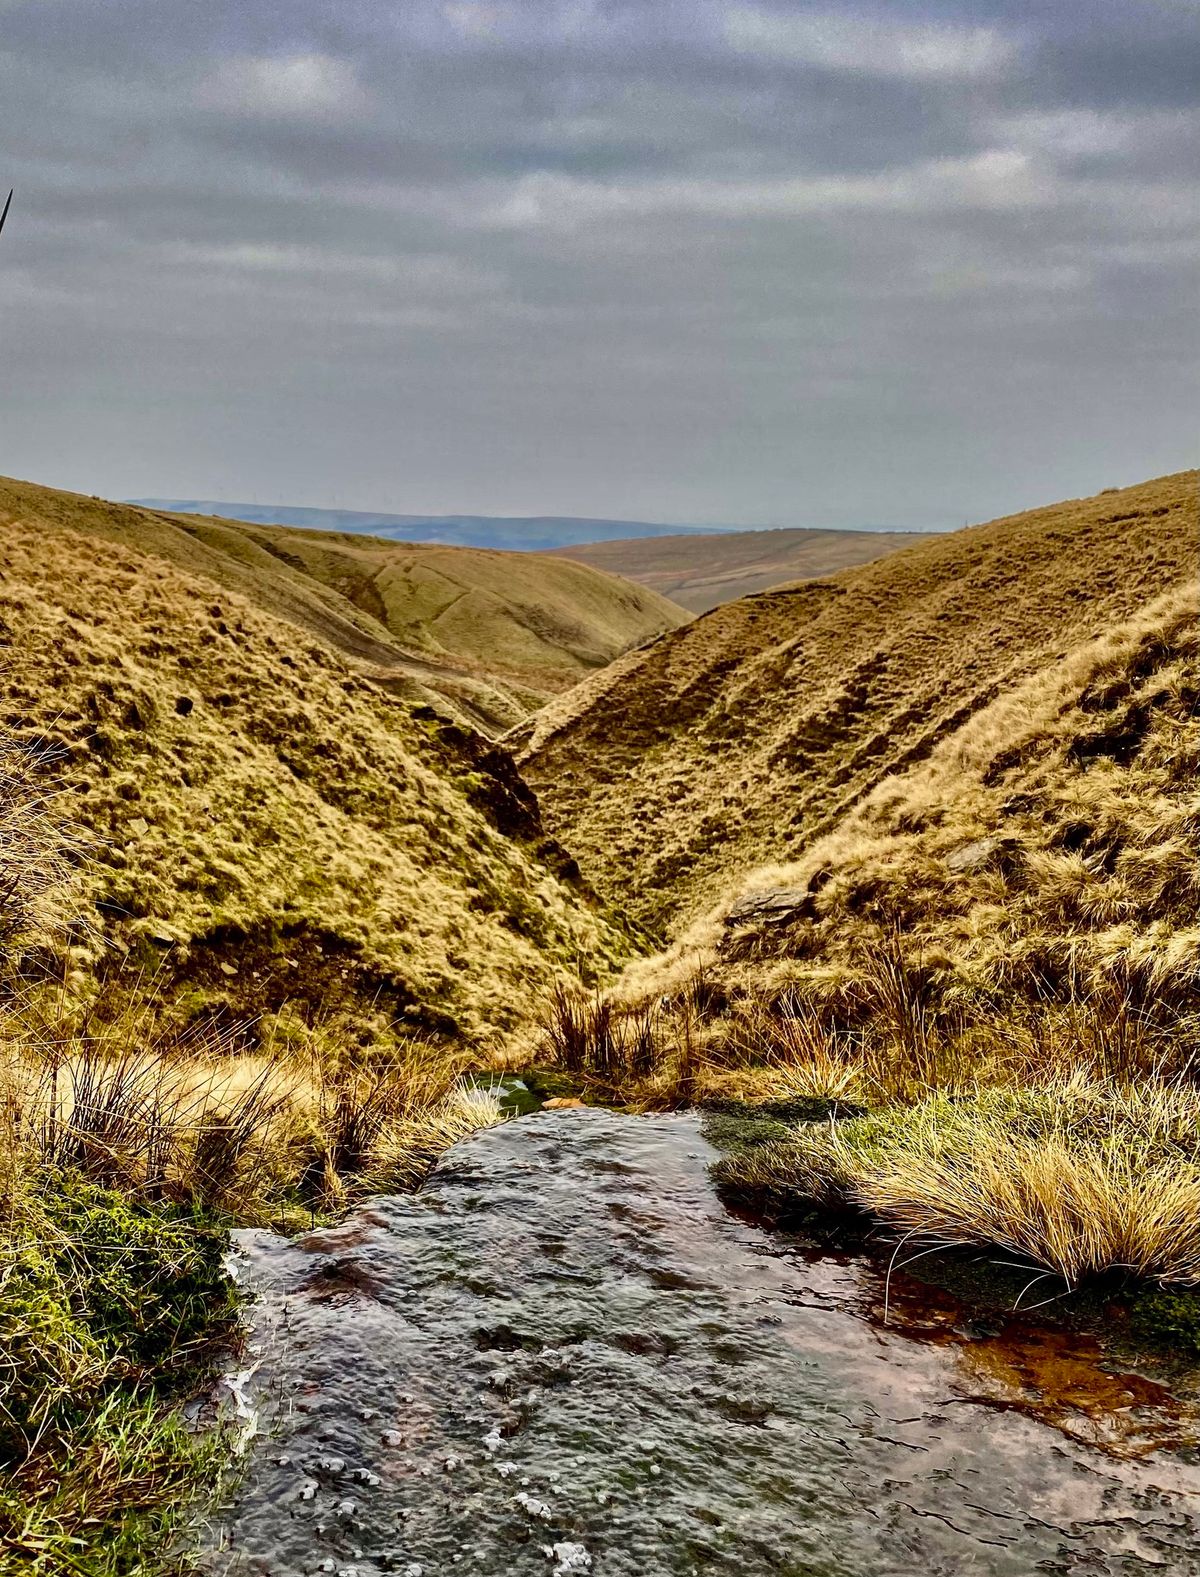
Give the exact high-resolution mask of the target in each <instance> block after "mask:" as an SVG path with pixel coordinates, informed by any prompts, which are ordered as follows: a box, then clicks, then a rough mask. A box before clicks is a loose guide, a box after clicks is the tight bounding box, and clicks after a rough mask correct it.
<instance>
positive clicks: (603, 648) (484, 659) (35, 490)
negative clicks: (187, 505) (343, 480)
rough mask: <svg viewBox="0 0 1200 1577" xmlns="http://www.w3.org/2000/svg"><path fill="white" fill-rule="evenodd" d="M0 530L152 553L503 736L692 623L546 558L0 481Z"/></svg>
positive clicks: (664, 604)
mask: <svg viewBox="0 0 1200 1577" xmlns="http://www.w3.org/2000/svg"><path fill="white" fill-rule="evenodd" d="M0 521H3V522H5V523H6V524H17V525H21V526H24V527H26V528H33V529H35V530H38V531H41V532H50V533H56V532H59V531H61V530H63V529H64V528H65V529H69V530H71V531H77V532H81V533H83V534H85V535H88V536H91V537H93V538H96V539H98V540H101V541H105V542H110V543H114V544H117V545H119V546H121V547H124V548H128V549H133V550H134V551H135V552H138V553H142V554H152V555H154V557H156V558H157V559H160V560H163V561H165V562H166V563H169V564H171V565H173V566H174V567H175V568H176V569H178V570H181V571H183V572H184V573H186V574H188V575H192V576H197V577H202V578H203V579H204V580H205V581H207V582H208V596H209V599H210V600H211V599H212V598H213V597H219V596H220V595H221V593H232V594H234V595H235V596H238V597H244V598H245V599H246V600H247V601H248V602H249V603H250V604H252V605H253V606H254V607H256V608H258V609H259V610H260V611H262V612H265V613H267V614H270V615H273V616H276V617H279V618H282V619H284V620H287V621H288V622H289V623H291V624H292V625H293V626H295V627H296V628H297V630H298V631H299V632H300V633H299V634H298V636H297V644H298V645H301V646H302V645H303V644H304V641H305V638H306V637H307V638H315V639H316V640H317V641H318V642H319V643H320V644H321V645H323V646H324V647H326V648H327V649H330V650H332V651H335V652H337V653H338V654H339V655H340V656H342V657H343V658H344V659H347V660H348V661H349V662H350V663H351V664H353V665H355V666H356V667H358V668H359V669H360V671H365V672H369V673H372V674H374V675H376V676H378V677H380V678H382V679H383V680H384V681H385V682H386V683H387V684H388V685H389V686H391V687H392V688H394V689H396V690H397V691H398V692H399V693H402V694H404V695H405V696H407V697H408V698H409V699H410V700H415V701H417V702H423V703H432V704H434V705H436V706H437V707H438V708H439V710H440V711H442V712H443V713H445V714H447V715H451V716H453V717H456V718H458V719H460V720H462V721H464V722H466V723H467V724H469V725H470V726H472V727H475V728H480V729H482V730H483V731H484V732H485V733H488V734H490V735H495V734H497V733H499V732H501V731H502V730H503V729H505V728H508V727H511V726H512V725H513V724H515V723H517V722H519V721H520V720H521V719H522V718H524V717H526V716H528V714H529V713H530V712H531V711H533V710H534V709H536V708H537V707H538V706H540V705H542V704H543V703H544V702H545V701H546V700H547V699H548V698H549V697H550V696H551V695H554V694H556V693H557V692H558V691H559V690H561V689H563V688H564V687H565V686H567V685H570V684H573V683H575V682H576V681H577V680H578V679H579V678H581V677H582V676H583V675H584V674H586V673H587V672H588V671H589V670H590V669H593V668H597V667H600V666H602V665H603V664H604V663H606V662H608V661H609V660H611V659H612V658H613V657H616V656H617V655H618V654H619V653H621V652H623V651H627V650H628V649H629V648H631V647H633V646H637V645H638V644H640V643H641V642H643V641H646V640H649V639H650V638H651V637H653V636H655V635H657V634H659V632H660V631H662V630H668V629H673V628H674V627H675V626H676V625H678V624H680V623H682V622H683V621H684V620H685V619H686V617H687V615H686V614H685V613H684V612H683V610H682V609H680V608H678V607H676V606H675V605H674V604H673V603H670V602H668V601H666V600H665V599H664V598H662V597H660V596H659V595H658V594H657V593H655V592H653V591H649V590H646V589H645V588H643V587H641V586H636V585H634V584H632V583H631V582H628V581H621V580H617V579H614V577H613V576H611V575H609V574H605V573H603V572H601V571H599V570H592V569H588V568H586V567H585V566H583V565H579V564H569V563H565V562H562V561H560V560H556V559H551V558H546V557H543V556H542V555H541V554H534V553H495V552H488V551H485V550H482V549H474V548H453V547H439V546H434V545H429V546H423V547H422V546H417V547H414V546H411V545H409V544H405V543H395V542H386V541H380V540H375V539H372V538H370V537H362V536H356V535H355V536H341V535H335V534H330V533H328V532H313V531H304V530H290V529H288V528H286V527H280V526H251V525H246V524H244V523H242V522H240V521H233V520H220V519H214V518H211V517H203V516H196V515H176V514H169V513H165V512H163V511H161V510H157V509H142V508H138V507H136V506H133V505H129V504H114V503H109V502H107V501H106V500H103V499H94V498H85V497H82V496H80V495H79V494H75V493H64V492H60V491H58V490H56V489H53V488H44V487H36V486H34V485H32V484H30V483H27V482H17V481H12V480H8V479H0Z"/></svg>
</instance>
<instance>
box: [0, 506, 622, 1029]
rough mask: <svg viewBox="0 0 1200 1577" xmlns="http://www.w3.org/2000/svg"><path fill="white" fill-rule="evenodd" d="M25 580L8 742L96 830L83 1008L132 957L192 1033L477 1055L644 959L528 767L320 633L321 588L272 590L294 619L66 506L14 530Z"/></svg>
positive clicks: (13, 647)
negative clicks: (558, 829) (320, 1028)
mask: <svg viewBox="0 0 1200 1577" xmlns="http://www.w3.org/2000/svg"><path fill="white" fill-rule="evenodd" d="M77 515H78V511H74V512H73V514H72V517H71V518H76V517H77ZM131 524H132V526H133V527H138V526H140V525H141V521H140V519H137V518H135V519H134V520H133V521H132V523H131V522H130V516H129V513H128V512H120V511H117V512H115V515H114V531H113V533H112V535H113V536H116V535H119V534H120V533H121V532H122V531H125V530H129V529H131ZM161 529H162V531H163V533H164V534H167V533H171V532H173V531H174V530H175V528H174V526H173V523H171V522H169V521H165V522H162V527H161ZM140 540H144V539H140ZM239 540H241V539H239ZM146 545H147V546H149V544H146ZM171 546H172V548H175V547H177V546H178V541H177V540H173V541H172V543H171ZM210 551H212V549H211V545H210V543H208V542H207V541H205V540H204V539H199V540H198V541H197V542H196V553H197V555H202V554H205V553H208V552H210ZM248 551H250V553H251V554H253V553H265V550H264V549H262V548H259V547H257V546H256V545H254V544H249V549H248ZM172 556H174V554H173V555H172ZM227 557H228V558H229V561H230V562H231V563H232V562H235V560H234V558H233V555H232V554H229V555H227ZM254 573H255V562H254V559H253V557H252V556H251V558H250V562H249V564H248V565H247V567H246V574H247V576H250V575H253V574H254ZM0 574H2V579H0V620H2V621H3V622H2V624H0V629H2V631H3V639H4V646H5V656H4V683H3V687H2V701H0V728H2V729H3V731H4V732H5V734H6V735H8V736H10V737H11V739H13V740H14V741H15V742H16V743H17V744H18V745H20V746H24V747H26V748H27V749H28V750H31V751H32V752H34V753H35V754H36V755H37V756H38V757H39V758H41V759H43V760H44V761H45V763H46V767H47V771H48V773H49V775H50V777H51V778H52V779H54V780H57V781H59V782H60V783H61V786H62V792H61V794H60V796H59V800H58V806H59V808H60V811H61V813H62V814H64V815H66V816H67V817H68V818H69V819H71V820H72V821H74V822H75V823H78V824H79V825H80V826H82V827H83V828H84V829H86V831H85V841H86V844H87V848H88V855H87V858H86V861H85V864H84V867H83V871H82V879H83V892H82V896H81V898H80V900H79V911H78V914H79V918H78V921H77V923H75V925H74V927H73V930H72V933H71V945H70V948H69V950H68V956H67V957H66V959H65V961H62V962H60V963H59V964H58V965H57V966H56V967H58V968H63V969H65V970H66V972H67V973H66V978H67V981H68V986H69V988H70V989H71V990H72V991H76V992H79V993H82V994H84V995H86V994H87V993H88V992H89V991H91V990H92V989H93V987H94V981H95V978H96V974H97V971H98V970H100V969H102V968H103V967H105V965H106V964H107V966H108V967H109V968H112V967H113V966H114V963H115V962H122V961H123V967H124V968H125V970H126V971H127V972H130V978H131V979H136V978H139V977H145V976H146V975H147V974H156V973H161V975H162V976H163V985H162V992H163V996H164V1002H165V1005H166V1006H167V1007H169V1008H171V1010H172V1011H174V1010H175V1009H178V1012H179V1013H180V1014H181V1015H182V1016H183V1017H184V1018H185V1019H187V1020H188V1021H190V1022H203V1021H229V1020H231V1019H239V1020H246V1019H253V1020H255V1021H257V1024H258V1026H259V1033H265V1030H263V1025H264V1023H265V1022H266V1020H268V1019H270V1018H271V1017H272V1016H273V1015H279V1014H281V1013H299V1014H301V1015H302V1016H307V1017H308V1018H310V1019H311V1018H312V1016H313V1015H325V1016H331V1015H334V1014H337V1013H344V1014H346V1015H348V1016H349V1017H350V1019H351V1020H352V1021H353V1023H354V1026H355V1030H354V1034H355V1037H356V1038H358V1039H362V1038H363V1037H364V1036H365V1037H367V1038H369V1032H370V1027H371V1026H372V1025H375V1026H380V1025H386V1024H387V1023H390V1022H392V1021H395V1020H400V1021H401V1022H402V1023H404V1024H405V1025H407V1026H408V1028H410V1029H413V1030H418V1031H422V1032H424V1033H427V1034H430V1035H434V1036H439V1037H441V1036H444V1037H448V1038H451V1039H457V1040H461V1039H462V1038H464V1037H468V1036H470V1037H486V1036H487V1035H488V1034H489V1033H491V1032H494V1031H496V1030H497V1029H499V1028H501V1027H503V1026H505V1025H508V1024H511V1023H512V1021H513V1020H514V1018H515V1017H516V1016H518V1015H519V1013H520V1012H521V1011H522V1007H523V1005H524V1007H528V1004H529V1002H530V1000H531V995H533V994H536V991H537V989H538V987H539V984H544V983H546V982H548V981H549V980H550V979H552V978H553V976H554V974H555V972H556V970H558V969H559V968H561V967H563V966H565V965H571V966H572V967H573V966H574V965H575V964H576V963H577V962H578V961H581V960H582V961H583V963H584V966H585V967H586V968H587V969H588V970H595V969H600V970H603V969H604V967H605V965H606V962H610V961H611V960H612V959H614V958H615V957H617V956H618V955H619V954H620V953H621V952H622V950H623V944H622V942H621V939H620V937H619V935H618V934H617V932H616V931H615V930H614V929H613V928H612V927H611V926H610V925H609V924H608V922H607V921H606V920H605V919H604V918H603V916H602V915H601V914H600V913H599V911H598V909H597V908H596V906H595V905H594V904H593V903H592V901H591V899H590V897H589V895H588V893H587V892H586V890H585V889H584V888H583V887H582V886H581V885H580V884H579V883H578V882H577V881H575V880H573V877H572V868H571V865H570V863H569V862H568V861H567V859H566V858H565V856H564V855H563V853H562V851H561V850H560V849H558V848H557V847H556V846H555V845H554V844H553V843H551V842H550V841H549V840H547V839H546V837H545V836H544V834H543V832H542V829H541V826H540V824H539V821H538V814H537V807H536V804H535V803H534V802H533V800H532V798H531V796H530V795H529V794H528V792H527V790H526V789H525V788H524V785H523V784H522V783H521V782H520V780H519V779H518V778H517V777H516V775H515V773H514V771H513V770H512V765H511V762H510V760H509V758H508V757H507V756H506V755H505V754H504V753H503V752H501V751H498V750H496V749H495V748H494V747H492V746H491V745H490V744H488V742H487V741H485V740H483V739H482V738H480V736H478V735H474V734H472V733H470V732H469V731H468V730H466V729H465V728H463V727H461V726H459V725H457V724H454V723H447V722H445V721H443V720H441V719H440V718H439V717H438V716H437V715H435V714H434V713H433V712H432V711H431V710H430V709H428V708H420V707H416V708H414V707H413V706H412V705H411V704H409V703H408V702H406V701H404V700H402V699H400V698H398V697H396V696H394V695H393V694H390V693H389V692H388V691H387V690H386V689H385V688H384V687H382V686H381V685H379V684H378V683H376V682H374V681H373V680H372V679H370V678H369V677H367V676H365V675H364V674H363V673H362V672H361V671H360V670H358V669H356V668H355V667H354V666H352V665H351V664H350V662H349V661H348V660H347V659H346V658H344V657H343V656H342V655H341V654H340V653H338V652H337V651H336V650H334V645H335V643H334V642H332V641H328V640H322V639H320V638H319V635H318V634H317V633H316V631H315V630H314V629H313V628H312V627H311V626H310V627H305V626H306V625H307V624H308V620H307V618H304V619H301V618H299V617H298V616H297V615H296V612H295V610H296V607H299V608H300V611H301V613H306V612H307V611H308V609H311V608H315V609H316V610H317V611H318V612H319V611H320V608H321V603H320V601H319V598H318V597H317V595H316V593H310V594H309V595H310V596H311V597H312V601H311V602H310V603H308V604H303V603H302V602H300V601H299V598H300V597H301V595H302V594H303V593H304V591H305V586H306V583H304V582H301V583H300V584H299V586H297V582H296V581H295V580H289V579H287V578H286V577H283V576H281V577H280V578H279V579H278V581H276V582H274V583H273V595H276V596H277V597H278V598H279V600H280V602H281V603H283V602H285V599H286V598H287V597H289V596H292V595H293V593H294V594H295V595H296V597H297V599H298V601H297V603H296V604H293V605H291V606H286V608H285V611H287V612H288V613H290V614H292V617H290V618H289V617H278V616H276V615H275V614H274V613H268V612H265V611H263V608H262V606H261V600H260V605H259V606H255V605H254V604H253V603H252V602H251V601H250V600H249V599H247V598H246V597H244V596H242V595H240V594H238V593H236V592H233V591H230V590H228V589H222V588H221V587H220V586H219V585H216V584H214V579H213V578H212V577H211V576H210V575H208V574H207V573H204V572H202V573H199V574H197V573H191V572H188V571H187V570H185V569H183V568H181V567H178V566H177V565H176V564H174V563H172V562H168V557H167V555H165V554H164V555H158V554H156V553H153V552H148V551H137V550H135V549H134V548H133V547H131V546H128V545H125V544H124V543H122V542H120V541H117V540H111V539H110V538H109V537H107V536H106V535H105V534H103V533H99V532H95V531H87V532H79V531H75V530H72V529H70V528H69V527H68V526H67V525H66V524H64V523H62V522H60V521H59V520H57V519H55V518H53V517H52V516H50V515H48V514H47V513H46V512H43V513H42V514H41V515H40V516H39V517H38V518H36V519H35V520H32V521H30V520H26V519H20V518H13V515H12V514H11V513H10V515H9V519H8V521H7V524H5V526H4V528H3V530H2V531H0ZM347 606H349V605H348V604H347ZM338 617H339V618H342V617H343V616H342V615H340V614H339V615H338ZM342 627H343V628H348V629H353V628H354V626H353V625H352V624H350V623H349V621H348V619H347V620H346V622H345V624H344V625H343V626H342Z"/></svg>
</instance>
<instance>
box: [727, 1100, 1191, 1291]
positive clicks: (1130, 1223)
mask: <svg viewBox="0 0 1200 1577" xmlns="http://www.w3.org/2000/svg"><path fill="white" fill-rule="evenodd" d="M722 1175H723V1179H724V1181H725V1182H726V1184H728V1185H730V1186H733V1187H735V1188H740V1189H748V1190H752V1191H753V1190H757V1189H763V1190H766V1191H767V1192H768V1193H774V1194H776V1195H777V1196H778V1195H780V1194H782V1195H784V1196H786V1195H788V1194H791V1195H794V1196H798V1197H803V1198H808V1199H814V1200H818V1201H820V1202H823V1203H825V1204H833V1205H853V1206H856V1207H858V1208H861V1209H863V1210H866V1211H868V1212H869V1213H870V1214H871V1215H872V1216H874V1217H876V1218H877V1219H879V1220H881V1221H882V1222H884V1223H886V1224H887V1225H888V1226H891V1227H894V1228H895V1229H896V1230H898V1231H900V1232H902V1233H905V1234H907V1235H908V1237H909V1238H911V1239H915V1240H917V1243H916V1247H917V1248H918V1249H919V1248H920V1247H921V1246H931V1245H936V1246H944V1247H952V1246H975V1247H981V1248H991V1249H995V1248H1000V1249H1003V1250H1007V1251H1008V1252H1009V1253H1011V1254H1013V1255H1016V1256H1018V1257H1019V1259H1020V1260H1021V1262H1022V1263H1025V1264H1028V1265H1030V1266H1031V1267H1036V1268H1041V1269H1044V1270H1046V1271H1047V1272H1050V1273H1052V1274H1054V1275H1056V1276H1059V1277H1061V1278H1062V1279H1063V1280H1064V1281H1065V1282H1066V1283H1067V1284H1068V1285H1074V1284H1075V1283H1077V1282H1078V1281H1079V1280H1080V1279H1082V1278H1083V1277H1085V1276H1088V1275H1093V1274H1099V1273H1102V1272H1106V1271H1125V1272H1129V1273H1131V1274H1133V1275H1136V1276H1144V1277H1150V1278H1153V1279H1155V1280H1158V1281H1162V1282H1168V1283H1175V1284H1179V1285H1184V1286H1196V1285H1200V1094H1197V1092H1196V1091H1195V1090H1194V1089H1193V1088H1190V1087H1182V1086H1157V1087H1155V1086H1139V1087H1137V1088H1135V1089H1130V1088H1128V1087H1120V1086H1112V1085H1097V1084H1090V1083H1087V1082H1086V1081H1083V1080H1081V1079H1078V1078H1077V1079H1074V1080H1070V1081H1062V1082H1059V1083H1056V1084H1051V1085H1045V1086H1042V1087H1030V1088H1025V1089H1019V1090H1018V1089H1008V1090H988V1091H978V1092H976V1093H975V1094H974V1095H972V1096H966V1097H961V1098H957V1099H956V1098H952V1097H950V1096H947V1095H944V1094H935V1095H930V1096H928V1097H927V1098H926V1099H925V1100H923V1101H919V1102H917V1103H916V1104H914V1105H911V1106H896V1107H889V1108H886V1109H884V1110H882V1111H877V1112H872V1113H869V1114H867V1115H864V1116H860V1117H853V1118H848V1119H846V1120H845V1121H843V1122H839V1123H833V1124H816V1123H813V1124H807V1125H805V1126H803V1127H801V1128H799V1129H797V1130H795V1131H794V1133H793V1134H792V1135H791V1136H790V1137H789V1138H788V1139H786V1140H785V1141H782V1142H780V1143H777V1144H775V1145H772V1146H770V1147H767V1148H764V1149H762V1150H758V1151H754V1152H751V1153H750V1154H748V1155H747V1156H744V1157H735V1158H733V1159H731V1160H729V1161H727V1162H726V1163H724V1165H723V1171H722Z"/></svg>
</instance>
